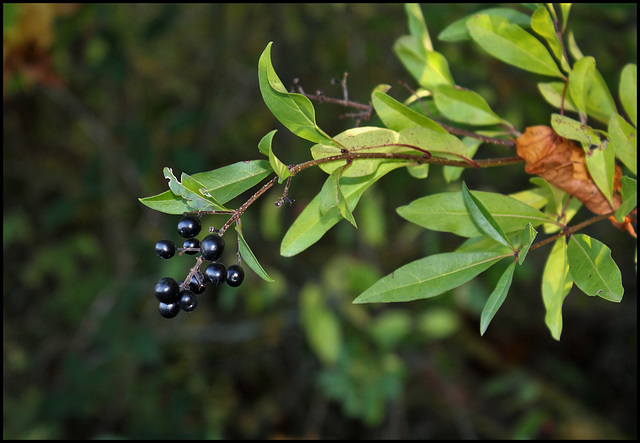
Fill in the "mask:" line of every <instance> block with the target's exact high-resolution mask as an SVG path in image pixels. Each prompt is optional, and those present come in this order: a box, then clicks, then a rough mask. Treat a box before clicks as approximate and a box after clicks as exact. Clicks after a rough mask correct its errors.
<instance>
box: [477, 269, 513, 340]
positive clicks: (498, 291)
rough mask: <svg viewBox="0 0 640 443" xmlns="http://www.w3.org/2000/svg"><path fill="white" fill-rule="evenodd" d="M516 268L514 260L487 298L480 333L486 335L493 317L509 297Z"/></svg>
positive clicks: (481, 318)
mask: <svg viewBox="0 0 640 443" xmlns="http://www.w3.org/2000/svg"><path fill="white" fill-rule="evenodd" d="M515 269H516V262H515V261H514V262H512V263H511V264H510V265H509V267H508V268H507V269H506V270H505V271H504V273H503V274H502V276H501V277H500V280H498V284H497V285H496V287H495V289H494V290H493V292H492V293H491V295H490V296H489V298H488V299H487V303H485V305H484V308H483V309H482V315H481V316H480V335H484V333H485V332H486V331H487V328H488V327H489V323H491V320H493V317H494V316H495V315H496V313H497V312H498V309H500V306H502V303H504V300H505V299H506V298H507V293H508V292H509V288H510V287H511V281H512V280H513V272H514V271H515Z"/></svg>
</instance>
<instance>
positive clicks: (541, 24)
mask: <svg viewBox="0 0 640 443" xmlns="http://www.w3.org/2000/svg"><path fill="white" fill-rule="evenodd" d="M531 28H532V29H533V30H534V31H535V32H536V33H538V35H540V36H542V37H544V39H545V40H546V41H547V43H548V44H549V47H550V48H551V51H553V55H555V57H556V59H557V60H559V61H560V63H561V64H562V69H564V70H565V71H566V72H569V70H570V67H569V62H568V60H565V58H564V55H563V53H562V43H561V42H560V39H559V38H558V34H557V33H556V29H555V27H554V26H553V21H552V19H551V15H550V14H549V11H548V10H547V8H545V7H544V6H540V7H539V8H538V9H536V10H535V11H534V13H533V16H532V17H531Z"/></svg>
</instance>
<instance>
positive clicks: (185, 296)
mask: <svg viewBox="0 0 640 443" xmlns="http://www.w3.org/2000/svg"><path fill="white" fill-rule="evenodd" d="M178 305H179V306H180V308H182V310H183V311H186V312H191V311H193V310H194V309H195V308H196V306H198V298H197V297H196V296H195V295H194V294H193V292H191V291H182V292H181V293H180V301H178Z"/></svg>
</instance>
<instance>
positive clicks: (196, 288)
mask: <svg viewBox="0 0 640 443" xmlns="http://www.w3.org/2000/svg"><path fill="white" fill-rule="evenodd" d="M206 283H207V281H206V279H205V277H204V275H202V272H200V271H198V272H196V273H195V274H194V275H193V277H191V281H189V288H190V289H191V290H192V291H193V293H194V294H202V293H203V292H204V290H205V289H206V286H205V285H206Z"/></svg>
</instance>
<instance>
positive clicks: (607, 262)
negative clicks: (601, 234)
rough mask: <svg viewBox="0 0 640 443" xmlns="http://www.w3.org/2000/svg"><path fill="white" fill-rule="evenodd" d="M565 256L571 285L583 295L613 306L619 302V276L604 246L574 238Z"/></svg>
mask: <svg viewBox="0 0 640 443" xmlns="http://www.w3.org/2000/svg"><path fill="white" fill-rule="evenodd" d="M567 256H568V258H569V268H570V270H571V276H572V277H573V281H574V282H575V284H576V285H577V286H578V287H579V288H580V289H581V290H582V291H583V292H584V293H585V294H587V295H591V296H593V295H597V296H600V297H602V298H604V299H605V300H609V301H613V302H619V301H621V300H622V295H623V294H624V288H623V287H622V275H621V274H620V269H618V266H617V265H616V263H615V262H614V261H613V259H612V258H611V250H610V249H609V248H608V247H607V246H606V245H604V244H603V243H601V242H599V241H598V240H596V239H594V238H591V237H589V236H587V235H584V234H574V235H572V236H571V239H570V241H569V246H568V248H567Z"/></svg>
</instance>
